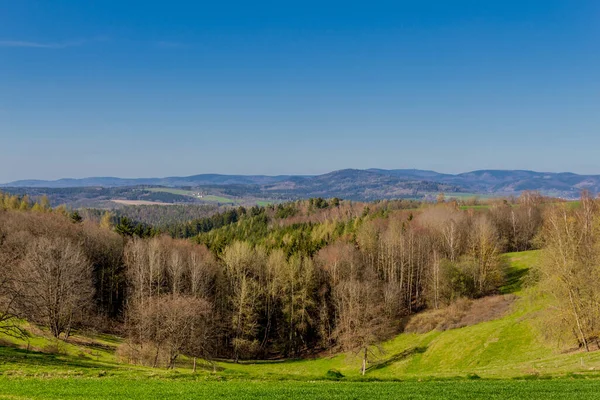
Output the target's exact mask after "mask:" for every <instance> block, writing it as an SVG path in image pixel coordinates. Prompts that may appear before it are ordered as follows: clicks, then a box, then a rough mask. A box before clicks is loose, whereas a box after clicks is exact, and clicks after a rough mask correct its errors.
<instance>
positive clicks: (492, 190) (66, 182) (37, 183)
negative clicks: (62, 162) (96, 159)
mask: <svg viewBox="0 0 600 400" xmlns="http://www.w3.org/2000/svg"><path fill="white" fill-rule="evenodd" d="M131 186H165V187H173V188H179V187H204V186H235V187H237V188H238V189H243V188H244V187H247V189H248V190H251V191H252V192H253V193H254V194H255V195H257V194H259V193H260V194H263V195H265V196H266V197H272V196H277V197H279V198H282V197H289V198H298V197H315V196H321V197H333V196H337V197H342V198H349V199H357V200H375V199H384V198H400V197H412V196H417V197H419V196H422V195H423V194H427V193H436V192H447V193H477V194H482V195H512V194H518V193H520V192H522V191H524V190H537V191H540V192H542V193H544V194H547V195H552V196H560V197H565V198H575V197H578V196H579V193H580V192H581V190H583V189H587V190H590V191H592V192H600V175H577V174H574V173H551V172H535V171H523V170H480V171H472V172H466V173H462V174H456V175H453V174H443V173H438V172H435V171H426V170H418V169H393V170H384V169H367V170H359V169H344V170H339V171H334V172H330V173H327V174H323V175H278V176H267V175H219V174H201V175H192V176H187V177H167V178H137V179H136V178H134V179H123V178H114V177H93V178H83V179H59V180H55V181H44V180H21V181H15V182H10V183H6V184H3V185H0V187H12V188H53V189H56V188H74V187H77V188H85V187H104V188H111V187H131Z"/></svg>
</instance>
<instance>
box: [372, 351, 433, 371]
mask: <svg viewBox="0 0 600 400" xmlns="http://www.w3.org/2000/svg"><path fill="white" fill-rule="evenodd" d="M426 351H427V347H426V346H422V347H413V348H412V349H408V350H404V351H403V352H401V353H398V354H394V355H393V356H391V357H390V358H388V359H386V360H383V361H381V362H378V363H376V364H373V365H371V366H370V367H368V368H367V372H369V371H375V370H378V369H382V368H385V367H388V366H390V365H392V364H393V363H396V362H398V361H401V360H404V359H406V358H408V357H410V356H413V355H415V354H423V353H425V352H426Z"/></svg>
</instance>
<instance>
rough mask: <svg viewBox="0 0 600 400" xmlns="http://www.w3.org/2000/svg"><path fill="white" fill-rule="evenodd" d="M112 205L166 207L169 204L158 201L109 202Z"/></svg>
mask: <svg viewBox="0 0 600 400" xmlns="http://www.w3.org/2000/svg"><path fill="white" fill-rule="evenodd" d="M111 201H112V202H113V203H117V204H123V205H126V206H152V205H156V206H168V205H171V204H169V203H162V202H160V201H148V200H111Z"/></svg>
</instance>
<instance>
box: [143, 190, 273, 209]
mask: <svg viewBox="0 0 600 400" xmlns="http://www.w3.org/2000/svg"><path fill="white" fill-rule="evenodd" d="M145 190H148V191H149V192H163V193H171V194H177V195H181V196H189V197H194V198H196V199H198V200H199V201H202V202H206V203H221V204H232V205H235V204H241V203H243V200H241V199H233V198H229V197H224V196H217V195H212V194H207V195H203V196H202V197H197V196H196V193H198V192H197V191H195V192H194V191H192V190H184V189H174V188H162V187H157V188H148V189H145ZM257 203H259V202H257ZM264 203H267V204H270V203H268V202H264Z"/></svg>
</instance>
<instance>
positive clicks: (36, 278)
mask: <svg viewBox="0 0 600 400" xmlns="http://www.w3.org/2000/svg"><path fill="white" fill-rule="evenodd" d="M18 272H19V282H18V287H19V289H20V292H21V293H23V297H22V298H21V304H20V305H21V307H22V308H23V309H24V310H26V314H27V315H29V316H32V317H33V319H34V320H37V321H38V322H40V323H43V324H45V325H46V326H47V327H48V328H49V329H50V332H51V333H52V335H53V336H54V337H57V338H58V337H59V336H60V334H61V333H64V334H65V336H66V337H67V338H68V337H69V334H70V331H71V328H72V326H73V323H74V322H75V319H76V318H77V317H78V316H79V317H81V316H82V314H83V313H84V312H85V310H87V309H88V308H89V305H90V303H91V299H92V296H93V293H94V291H93V286H92V267H91V264H90V262H89V260H88V259H87V258H86V257H85V254H84V252H83V250H82V248H81V246H80V245H78V244H76V243H74V242H73V241H71V240H70V239H67V238H63V237H56V238H52V239H50V238H46V237H39V238H35V239H33V241H32V242H31V244H30V245H29V250H28V252H27V254H26V256H25V258H24V260H23V262H22V263H21V265H20V268H19V270H18Z"/></svg>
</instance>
